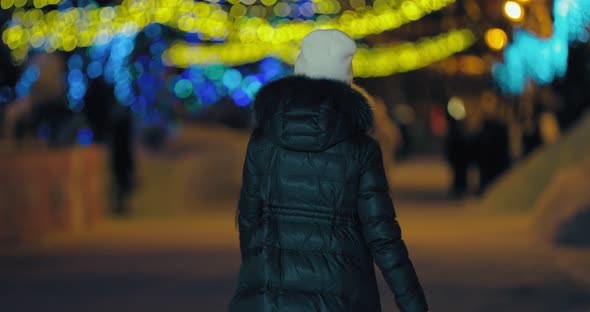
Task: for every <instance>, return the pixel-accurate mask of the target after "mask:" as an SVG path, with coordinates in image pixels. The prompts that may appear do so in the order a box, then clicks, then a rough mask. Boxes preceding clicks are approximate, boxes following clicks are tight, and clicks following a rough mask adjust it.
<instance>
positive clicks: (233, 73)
mask: <svg viewBox="0 0 590 312" xmlns="http://www.w3.org/2000/svg"><path fill="white" fill-rule="evenodd" d="M241 83H242V74H241V73H240V72H239V71H238V70H237V69H233V68H230V69H228V70H226V71H225V73H224V74H223V85H224V86H225V87H226V88H228V89H229V90H230V91H232V90H234V89H235V88H237V87H239V86H240V84H241Z"/></svg>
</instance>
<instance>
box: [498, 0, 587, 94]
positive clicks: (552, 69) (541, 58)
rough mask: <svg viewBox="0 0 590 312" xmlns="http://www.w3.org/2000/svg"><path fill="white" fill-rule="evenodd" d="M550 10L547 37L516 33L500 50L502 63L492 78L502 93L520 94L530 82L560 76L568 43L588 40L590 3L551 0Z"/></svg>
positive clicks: (564, 65) (539, 81) (542, 81)
mask: <svg viewBox="0 0 590 312" xmlns="http://www.w3.org/2000/svg"><path fill="white" fill-rule="evenodd" d="M553 11H554V14H553V15H554V20H555V22H554V24H553V35H552V37H551V38H549V39H541V38H537V37H535V36H534V35H532V34H530V33H528V32H526V31H523V30H519V31H517V32H515V34H514V40H513V42H512V43H511V44H510V45H509V46H508V47H507V48H506V49H505V50H504V60H505V61H504V63H497V64H495V65H494V68H493V70H492V75H493V76H494V79H495V80H496V82H497V83H498V84H499V85H500V87H501V89H502V91H504V92H505V93H511V94H520V93H522V92H523V90H524V85H525V84H526V82H527V81H528V80H530V79H532V80H533V81H535V82H536V83H538V84H541V85H543V84H548V83H551V82H552V81H553V79H555V77H563V76H564V75H565V72H566V69H567V58H568V46H569V44H570V43H573V42H576V41H581V42H587V41H588V37H589V36H588V29H587V27H588V24H589V23H590V1H588V0H555V3H554V10H553Z"/></svg>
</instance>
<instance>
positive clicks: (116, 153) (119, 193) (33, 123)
mask: <svg viewBox="0 0 590 312" xmlns="http://www.w3.org/2000/svg"><path fill="white" fill-rule="evenodd" d="M66 66H67V64H65V55H64V54H63V53H51V54H47V53H38V54H36V55H33V56H32V57H31V59H30V61H29V62H28V63H27V64H26V66H24V68H27V70H29V71H30V72H27V71H24V72H23V73H20V76H21V77H22V76H23V75H27V74H32V75H35V76H36V79H35V81H34V83H33V84H32V86H31V87H30V91H29V92H28V93H26V94H24V95H21V96H18V95H12V98H13V101H12V102H10V103H6V105H3V106H1V107H0V114H1V115H0V117H2V118H0V125H1V127H0V129H1V133H2V135H1V137H0V138H2V139H3V140H2V141H3V142H4V144H3V146H4V148H15V147H16V148H26V147H35V146H36V147H39V146H48V147H51V148H64V147H72V146H79V145H82V146H88V145H90V144H99V145H104V146H105V147H106V148H107V149H108V151H109V155H110V157H109V158H110V159H109V164H110V166H109V167H110V171H111V177H112V183H110V184H111V185H112V186H113V188H112V205H111V210H112V212H113V213H114V214H117V215H125V214H127V213H128V212H129V211H128V204H127V201H128V198H129V195H130V194H131V192H132V190H133V188H134V185H135V180H134V177H135V173H134V168H135V166H134V161H133V160H134V157H133V153H134V152H133V151H134V149H133V137H134V134H133V133H134V131H133V130H134V129H133V118H132V113H131V111H130V109H129V108H128V107H124V106H122V105H118V104H117V102H116V99H115V96H114V92H113V89H112V87H111V86H110V85H108V84H107V83H106V82H104V80H102V79H94V80H92V81H90V82H89V84H88V87H87V90H86V94H85V96H84V99H83V105H80V106H78V107H70V105H69V103H68V99H67V97H66V94H65V93H66V91H65V85H64V79H63V77H64V74H65V70H66ZM10 145H14V146H10Z"/></svg>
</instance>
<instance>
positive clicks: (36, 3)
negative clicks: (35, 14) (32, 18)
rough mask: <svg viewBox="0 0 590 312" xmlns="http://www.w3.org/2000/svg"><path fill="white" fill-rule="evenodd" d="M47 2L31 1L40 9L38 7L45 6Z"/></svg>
mask: <svg viewBox="0 0 590 312" xmlns="http://www.w3.org/2000/svg"><path fill="white" fill-rule="evenodd" d="M47 4H48V3H47V0H34V1H33V5H34V6H35V8H37V9H40V8H42V7H44V6H46V5H47Z"/></svg>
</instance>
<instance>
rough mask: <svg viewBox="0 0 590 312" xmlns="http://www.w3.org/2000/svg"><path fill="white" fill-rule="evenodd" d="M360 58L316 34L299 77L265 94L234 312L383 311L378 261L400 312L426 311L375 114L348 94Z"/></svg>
mask: <svg viewBox="0 0 590 312" xmlns="http://www.w3.org/2000/svg"><path fill="white" fill-rule="evenodd" d="M355 51H356V44H355V42H354V41H353V40H352V39H350V37H348V36H347V35H345V34H344V33H342V32H340V31H336V30H318V31H314V32H312V33H311V34H309V35H308V36H307V37H306V38H304V40H303V45H302V51H301V53H300V55H299V57H298V58H297V61H296V64H295V74H296V75H295V76H292V77H287V78H283V79H280V80H277V81H274V82H272V83H270V84H268V85H266V86H265V87H263V88H262V89H261V90H260V92H259V93H258V96H257V98H256V101H255V104H254V111H255V117H256V121H257V126H256V127H255V130H254V131H253V133H252V135H251V137H250V141H249V143H248V148H247V152H246V160H245V164H244V172H243V186H242V191H241V195H240V200H239V206H238V224H239V232H240V251H241V258H242V265H241V268H240V274H239V277H238V283H237V289H236V292H235V294H234V296H233V298H232V300H231V303H230V307H229V310H230V311H234V312H237V311H248V312H250V311H256V312H262V311H296V312H306V311H329V312H337V311H358V312H370V311H371V312H372V311H381V307H380V300H379V293H378V290H377V283H376V278H375V272H374V266H373V261H374V262H375V263H377V265H378V266H379V268H380V269H381V271H382V273H383V275H384V277H385V280H386V281H387V283H388V285H389V287H390V288H391V290H392V291H393V293H394V295H395V300H396V304H397V306H398V307H399V309H400V310H401V311H402V312H409V311H412V312H418V311H420V312H423V311H427V310H428V307H427V303H426V299H425V296H424V292H423V290H422V287H421V285H420V283H419V281H418V277H417V275H416V272H415V270H414V267H413V265H412V263H411V261H410V259H409V256H408V250H407V249H406V246H405V244H404V242H403V240H402V238H401V232H400V227H399V224H398V223H397V221H396V219H395V212H394V208H393V205H392V201H391V199H390V197H389V195H388V184H387V180H386V176H385V173H384V169H383V159H382V156H381V149H380V147H379V144H378V143H377V141H375V140H374V139H372V138H371V137H370V136H369V135H368V134H367V132H369V131H370V130H371V128H372V126H373V116H372V113H371V108H370V107H369V104H368V103H367V99H366V98H365V97H364V96H362V95H361V94H360V93H359V92H357V91H355V90H353V88H352V87H351V83H352V56H353V55H354V53H355Z"/></svg>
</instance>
